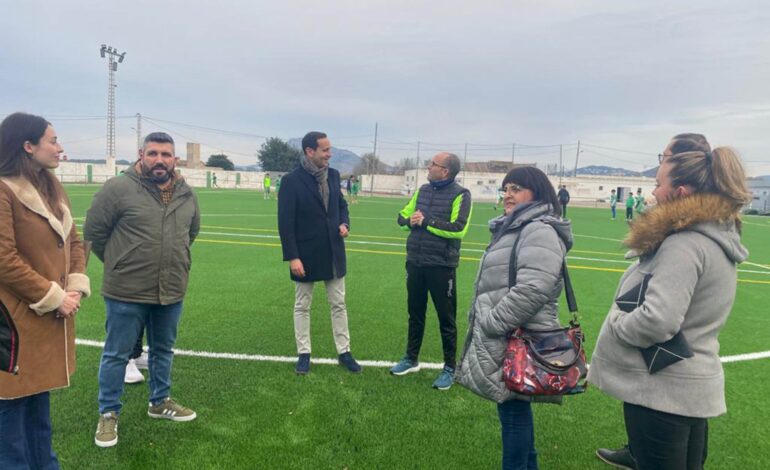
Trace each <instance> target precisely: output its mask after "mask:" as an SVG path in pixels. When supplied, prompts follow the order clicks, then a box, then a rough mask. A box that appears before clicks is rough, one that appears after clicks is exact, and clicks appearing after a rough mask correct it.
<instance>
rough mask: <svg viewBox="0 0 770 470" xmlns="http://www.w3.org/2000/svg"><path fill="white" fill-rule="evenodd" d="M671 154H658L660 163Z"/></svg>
mask: <svg viewBox="0 0 770 470" xmlns="http://www.w3.org/2000/svg"><path fill="white" fill-rule="evenodd" d="M670 156H671V155H666V154H663V153H659V154H658V163H663V160H665V159H666V157H670Z"/></svg>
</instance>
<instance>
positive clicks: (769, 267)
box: [743, 261, 770, 271]
mask: <svg viewBox="0 0 770 470" xmlns="http://www.w3.org/2000/svg"><path fill="white" fill-rule="evenodd" d="M743 264H748V265H749V266H756V267H758V268H762V269H767V270H768V271H770V266H766V265H764V264H759V263H752V262H751V261H744V262H743Z"/></svg>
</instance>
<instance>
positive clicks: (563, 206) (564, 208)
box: [560, 202, 567, 217]
mask: <svg viewBox="0 0 770 470" xmlns="http://www.w3.org/2000/svg"><path fill="white" fill-rule="evenodd" d="M560 204H561V216H562V217H567V203H566V202H562V203H560Z"/></svg>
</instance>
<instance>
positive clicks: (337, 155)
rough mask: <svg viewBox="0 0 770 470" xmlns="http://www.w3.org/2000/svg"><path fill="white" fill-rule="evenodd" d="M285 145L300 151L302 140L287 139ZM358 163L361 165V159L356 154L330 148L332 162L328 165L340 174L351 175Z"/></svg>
mask: <svg viewBox="0 0 770 470" xmlns="http://www.w3.org/2000/svg"><path fill="white" fill-rule="evenodd" d="M286 143H287V144H289V145H291V146H292V147H294V148H295V149H299V150H302V139H300V138H294V139H289V140H287V141H286ZM359 163H361V157H359V156H358V155H357V154H355V153H353V152H351V151H350V150H345V149H340V148H337V147H332V160H331V162H330V164H329V165H330V166H331V167H332V168H334V169H336V170H337V171H339V172H340V173H342V174H345V173H352V172H353V168H355V167H356V165H358V164H359Z"/></svg>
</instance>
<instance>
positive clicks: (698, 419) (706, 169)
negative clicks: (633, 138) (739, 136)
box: [588, 134, 750, 470]
mask: <svg viewBox="0 0 770 470" xmlns="http://www.w3.org/2000/svg"><path fill="white" fill-rule="evenodd" d="M694 136H698V137H700V138H703V137H702V136H700V135H698V134H695V135H694ZM681 138H692V136H690V137H682V136H677V137H675V138H674V140H672V142H671V143H670V144H669V145H668V147H667V148H666V150H665V151H664V152H663V154H662V155H661V156H660V160H661V165H660V167H659V169H658V174H657V177H656V188H655V191H653V195H654V196H655V199H656V200H657V202H658V204H657V206H656V207H654V208H652V209H650V210H649V211H647V212H645V213H644V214H643V215H642V216H641V217H639V219H638V220H636V221H634V224H633V225H632V226H631V232H630V233H629V235H628V238H627V239H626V241H625V244H626V245H627V246H628V247H629V248H630V249H631V251H630V252H629V253H628V255H627V257H628V258H633V257H638V258H639V260H638V262H637V263H635V264H633V265H632V266H631V267H630V268H628V270H627V271H626V272H625V274H623V276H622V277H621V279H620V284H619V285H618V290H617V293H616V296H615V297H616V302H613V305H612V307H611V308H610V311H609V313H608V314H607V318H606V319H605V321H604V325H603V326H602V329H601V332H600V333H599V339H598V341H597V343H596V349H595V350H594V353H593V357H592V358H591V369H590V371H589V373H588V380H589V381H590V382H592V383H593V384H595V385H596V386H597V387H598V388H600V389H601V390H603V391H604V392H606V393H607V394H609V395H612V396H613V397H615V398H617V399H619V400H621V401H623V410H624V418H625V423H626V432H627V434H628V438H629V445H630V450H631V453H632V454H633V457H634V458H635V459H636V467H637V468H638V469H663V470H666V469H672V470H673V469H700V468H703V463H704V462H705V460H706V454H707V447H708V421H707V419H708V418H710V417H714V416H719V415H721V414H723V413H724V412H725V411H726V405H725V395H724V375H723V372H722V365H721V362H720V360H719V341H718V336H719V332H720V330H721V329H722V327H723V326H724V324H725V322H726V321H727V317H728V315H729V314H730V310H731V309H732V304H733V301H734V300H735V291H736V280H737V268H736V265H737V264H738V263H740V262H742V261H743V260H745V259H746V257H747V256H748V253H747V251H746V249H745V248H744V247H743V246H742V245H741V243H740V227H741V222H740V211H741V209H742V207H743V206H744V205H745V204H746V203H747V202H748V201H749V200H750V194H749V192H748V190H747V188H746V176H745V173H744V170H743V167H742V166H741V163H740V159H739V158H738V156H737V155H736V154H735V153H734V152H733V151H732V150H731V149H729V148H726V147H720V148H717V149H714V150H713V151H690V152H679V153H677V151H676V150H675V149H676V148H677V146H678V143H677V141H678V139H681ZM703 141H705V138H703ZM631 291H633V292H635V294H634V296H633V297H634V298H636V299H637V301H636V302H634V305H632V306H630V307H629V306H627V305H624V302H622V301H621V299H626V298H628V295H627V294H628V293H629V292H631ZM637 304H638V305H637ZM675 336H677V337H679V338H684V340H685V342H686V343H685V347H684V348H682V347H681V343H680V345H679V347H678V349H679V350H680V351H679V352H680V354H679V355H680V356H684V357H685V358H684V359H682V360H679V361H678V362H673V363H671V364H669V365H667V366H665V367H664V368H661V369H660V370H656V368H655V367H654V366H651V365H650V364H654V362H652V361H645V359H644V358H643V356H642V353H641V352H640V349H645V348H650V347H651V346H654V345H657V344H661V343H664V342H667V341H669V340H672V338H675ZM668 349H670V350H672V351H674V349H672V348H671V347H669V348H668ZM687 349H689V353H691V354H687V352H688V351H687ZM674 352H676V351H674ZM682 353H684V354H682ZM658 354H659V355H660V357H665V354H666V352H665V351H661V352H659V353H658ZM688 356H689V357H688ZM660 357H657V356H656V358H654V359H653V360H658V359H660ZM672 357H673V356H672Z"/></svg>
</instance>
